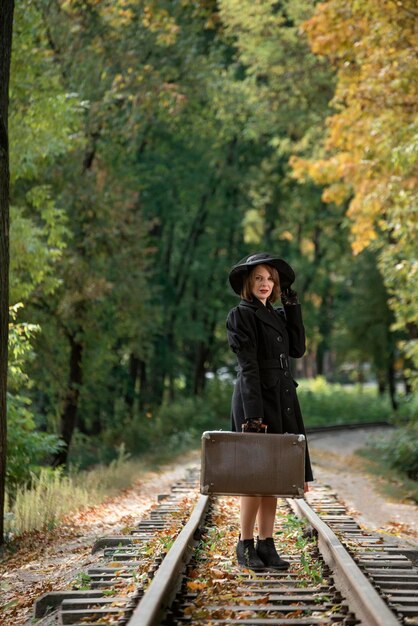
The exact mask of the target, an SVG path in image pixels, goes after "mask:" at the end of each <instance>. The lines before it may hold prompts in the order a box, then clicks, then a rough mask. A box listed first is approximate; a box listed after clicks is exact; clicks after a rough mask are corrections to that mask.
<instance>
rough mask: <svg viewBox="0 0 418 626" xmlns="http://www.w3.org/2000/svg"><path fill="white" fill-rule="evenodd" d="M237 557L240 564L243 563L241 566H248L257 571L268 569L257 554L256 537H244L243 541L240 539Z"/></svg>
mask: <svg viewBox="0 0 418 626" xmlns="http://www.w3.org/2000/svg"><path fill="white" fill-rule="evenodd" d="M237 559H238V565H241V567H247V568H248V569H253V570H255V571H258V570H264V569H266V568H265V565H264V563H263V561H262V560H261V559H260V557H259V556H258V555H257V552H256V550H255V547H254V539H243V540H242V541H241V539H240V540H239V541H238V544H237Z"/></svg>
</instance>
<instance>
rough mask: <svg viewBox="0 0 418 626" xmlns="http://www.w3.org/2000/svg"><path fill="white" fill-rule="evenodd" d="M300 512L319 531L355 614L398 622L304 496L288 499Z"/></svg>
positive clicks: (385, 624) (367, 620)
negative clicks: (302, 497)
mask: <svg viewBox="0 0 418 626" xmlns="http://www.w3.org/2000/svg"><path fill="white" fill-rule="evenodd" d="M288 502H289V504H290V506H291V507H292V508H293V510H295V511H296V512H297V513H298V514H299V515H301V516H303V517H305V518H306V519H307V520H308V521H309V522H310V524H311V525H312V526H313V527H314V528H315V529H316V530H317V532H318V547H319V550H320V552H321V554H322V556H323V558H324V560H325V562H326V563H327V565H328V566H329V567H330V568H331V570H332V575H333V578H334V580H335V583H336V586H337V587H338V588H339V590H340V592H341V593H342V594H343V595H344V596H345V597H346V598H347V600H348V602H349V604H350V607H352V608H353V610H354V611H355V613H356V615H357V616H358V618H359V619H360V620H361V621H362V623H363V624H365V625H367V626H399V625H400V623H401V622H399V621H398V619H397V618H396V616H395V615H394V613H392V611H391V610H390V609H389V608H388V606H387V605H386V603H385V602H384V600H383V599H382V598H381V597H380V596H379V594H378V593H377V591H376V590H375V588H374V587H373V586H372V584H371V583H370V582H369V580H368V579H367V578H366V576H365V575H364V574H363V572H362V571H361V570H360V568H359V567H358V566H357V564H356V563H355V561H354V560H353V559H352V558H351V556H350V555H349V553H348V552H347V550H346V549H345V548H344V546H343V545H342V544H341V542H340V541H339V539H338V537H337V536H336V535H335V534H334V532H333V531H332V530H331V529H330V528H329V526H327V524H325V522H323V521H322V520H321V518H320V517H319V516H318V515H317V514H316V513H315V511H313V510H312V508H311V507H310V506H309V504H308V503H307V502H306V501H305V500H303V499H295V500H288Z"/></svg>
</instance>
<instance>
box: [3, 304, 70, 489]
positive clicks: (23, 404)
mask: <svg viewBox="0 0 418 626" xmlns="http://www.w3.org/2000/svg"><path fill="white" fill-rule="evenodd" d="M19 308H20V307H19V306H15V307H13V308H12V309H11V311H10V318H11V323H10V325H9V390H10V392H9V393H8V395H7V405H8V429H7V448H8V454H7V467H6V481H7V482H6V484H7V490H8V492H9V495H10V497H11V498H13V497H14V495H15V493H16V489H17V488H18V486H21V485H26V484H27V483H29V482H30V480H31V477H32V476H33V475H34V474H35V473H36V472H38V471H39V470H40V466H41V464H42V463H43V462H45V461H47V459H48V456H49V455H51V454H53V453H54V452H55V451H56V450H57V449H58V448H59V445H60V443H59V439H58V437H57V436H56V435H51V434H47V433H45V432H39V431H38V430H37V429H36V422H35V416H34V414H33V411H32V410H31V400H30V398H29V397H28V390H29V388H30V386H31V381H30V380H29V378H28V376H27V374H26V372H25V369H26V365H27V362H28V361H29V360H31V359H32V360H33V359H34V356H35V355H34V353H33V350H32V346H31V340H33V337H34V335H35V333H36V332H39V328H38V327H36V326H34V325H33V324H25V323H17V322H16V315H17V311H18V309H19Z"/></svg>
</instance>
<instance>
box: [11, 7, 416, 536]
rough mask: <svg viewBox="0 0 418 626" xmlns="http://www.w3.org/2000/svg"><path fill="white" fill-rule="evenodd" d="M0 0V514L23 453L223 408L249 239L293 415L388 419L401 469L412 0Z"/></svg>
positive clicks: (134, 442)
mask: <svg viewBox="0 0 418 626" xmlns="http://www.w3.org/2000/svg"><path fill="white" fill-rule="evenodd" d="M13 4H14V3H13V2H12V1H10V0H7V1H5V2H4V3H3V8H1V9H0V21H1V22H2V35H1V43H0V46H1V53H2V54H1V59H2V60H1V68H0V78H1V81H0V82H1V83H2V87H1V94H0V95H1V98H0V100H1V102H0V109H1V110H0V122H1V126H0V131H1V137H0V179H1V180H0V183H1V185H2V192H1V197H0V211H1V229H2V232H1V233H0V244H1V249H0V262H1V267H0V289H1V292H0V303H1V311H0V315H1V318H2V319H1V328H0V337H1V344H2V346H1V349H0V356H1V360H2V365H1V367H0V379H1V389H0V400H1V402H0V424H1V429H0V445H1V454H0V457H1V463H0V474H2V475H3V478H2V481H3V482H2V481H0V487H1V486H2V488H1V489H0V491H2V492H3V496H4V494H6V504H5V507H6V508H5V513H6V516H7V515H9V516H10V515H11V513H10V511H9V510H8V507H9V508H10V507H12V504H13V501H14V499H15V496H16V493H17V491H18V490H20V489H23V488H24V489H30V486H31V484H32V482H33V481H34V480H35V477H36V476H39V474H40V472H42V471H44V470H45V469H48V468H49V469H48V471H50V472H51V473H53V472H54V471H56V472H61V473H62V472H63V469H62V468H63V467H66V468H67V470H68V471H69V469H71V468H72V470H71V471H78V472H81V471H82V470H84V468H87V467H90V466H93V465H97V464H98V463H102V464H105V465H106V464H109V463H111V462H114V461H115V459H117V458H119V457H121V456H123V455H128V454H129V455H132V456H138V455H144V454H148V453H149V451H150V449H152V450H154V452H155V454H157V455H158V454H159V453H161V454H163V451H164V450H166V449H168V448H169V449H173V450H181V449H182V448H183V447H184V446H187V445H193V444H194V443H195V442H196V441H197V440H198V436H199V433H201V431H202V430H203V429H204V428H207V427H213V428H219V427H225V424H227V423H228V421H227V420H228V414H229V402H230V396H231V389H232V384H233V379H234V372H235V365H236V364H235V358H234V355H233V353H232V352H231V351H230V350H229V348H228V345H227V342H226V333H225V319H226V315H227V313H228V310H229V309H230V308H231V307H232V306H234V305H235V304H236V295H235V294H234V293H233V292H232V290H231V289H230V287H229V286H228V281H227V278H228V273H229V270H230V268H231V266H232V265H233V264H234V263H236V262H237V261H238V260H239V259H241V258H242V257H243V256H244V255H246V254H249V253H252V252H255V251H261V250H262V251H269V252H271V253H273V254H275V255H278V256H281V257H283V258H285V259H287V260H288V261H289V262H290V263H291V264H292V266H293V267H294V268H295V271H296V276H297V278H296V283H295V288H296V290H297V292H298V295H299V299H300V301H301V303H302V307H303V312H304V322H305V326H306V330H307V337H308V346H307V353H306V355H305V356H304V358H303V359H301V360H299V361H298V362H297V363H296V362H295V363H294V364H293V366H294V372H295V377H296V378H297V379H298V380H299V381H300V382H301V401H302V403H303V402H305V408H304V412H305V414H306V415H307V421H308V422H309V418H310V411H311V412H312V414H313V413H315V414H316V415H317V416H318V419H323V420H326V421H327V422H328V423H330V422H331V423H333V422H338V421H341V420H344V419H345V417H344V415H345V414H344V407H348V410H347V411H346V413H347V419H350V417H351V419H354V420H355V421H356V420H357V421H359V420H365V421H367V419H369V420H371V419H392V420H393V419H394V420H395V421H396V420H398V421H399V423H400V424H401V427H400V428H399V431H398V434H397V442H398V444H399V446H398V447H399V454H396V460H397V463H398V464H399V465H400V466H401V467H403V468H404V469H405V471H407V472H408V473H409V475H410V476H411V477H416V476H417V474H418V443H417V440H418V437H417V435H418V431H417V428H418V426H417V419H416V409H417V407H418V402H417V399H416V395H414V392H415V393H416V389H417V369H418V306H417V304H418V303H417V300H418V297H417V288H416V287H417V282H418V259H417V241H418V220H417V186H418V184H417V181H418V115H417V113H418V84H417V76H418V71H417V70H418V55H417V54H416V53H417V47H418V34H417V29H416V25H417V18H418V10H417V7H416V4H415V2H414V0H325V1H324V2H321V3H317V2H312V1H310V0H21V1H20V2H16V3H15V4H14V11H13ZM11 17H13V22H12V20H11ZM7 28H9V31H8V32H9V35H10V37H9V38H8V37H7V36H6V34H7V33H6V31H7ZM11 28H12V31H11V30H10V29H11ZM11 32H12V37H11ZM5 33H6V34H5ZM8 42H9V44H10V46H11V50H9V52H10V51H11V60H10V64H9V65H8V62H7V58H8V57H7V46H8ZM9 76H10V78H9ZM7 86H8V101H7ZM7 138H8V142H7ZM9 212H10V233H9V231H8V227H7V224H8V219H9ZM9 247H10V249H9ZM7 335H8V337H7ZM7 341H8V360H7V350H6V348H5V345H6V344H5V342H7ZM7 363H8V365H7ZM6 368H7V370H8V375H7V379H6ZM6 383H7V391H6ZM315 394H316V398H317V401H319V400H318V398H319V399H321V398H322V401H323V403H322V404H321V403H320V404H319V405H318V406H317V407H316V409H315V411H314V409H313V407H314V404H315V402H314V401H313V398H314V397H315ZM344 394H345V395H344ZM362 394H363V395H362ZM304 398H305V400H304ZM327 403H328V404H327ZM350 403H352V404H350ZM354 405H355V406H356V407H357V408H356V410H355V411H353V410H351V408H350V407H353V406H354ZM373 411H374V414H373ZM6 415H7V420H6ZM312 419H313V421H315V419H314V418H312ZM6 424H7V456H6V444H5V438H6ZM394 446H395V444H394ZM394 449H395V447H394V448H393V450H394ZM53 468H57V469H56V470H54V469H53ZM4 477H5V485H4ZM1 508H2V507H0V509H1ZM1 517H2V516H1ZM0 534H1V535H3V533H2V532H1V533H0Z"/></svg>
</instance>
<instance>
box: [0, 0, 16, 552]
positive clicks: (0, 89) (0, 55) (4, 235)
mask: <svg viewBox="0 0 418 626" xmlns="http://www.w3.org/2000/svg"><path fill="white" fill-rule="evenodd" d="M13 10H14V1H13V0H2V2H1V4H0V545H2V544H3V543H4V521H3V520H4V499H5V498H4V497H5V491H6V453H7V364H8V340H9V185H10V176H9V137H8V110H9V78H10V60H11V55H12V30H13Z"/></svg>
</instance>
